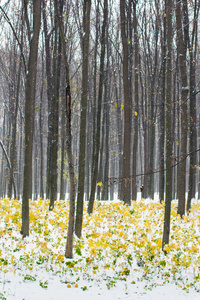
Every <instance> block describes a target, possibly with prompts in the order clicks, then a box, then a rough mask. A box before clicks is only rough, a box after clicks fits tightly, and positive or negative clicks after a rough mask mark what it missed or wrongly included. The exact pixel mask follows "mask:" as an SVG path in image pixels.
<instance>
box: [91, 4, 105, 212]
mask: <svg viewBox="0 0 200 300" xmlns="http://www.w3.org/2000/svg"><path fill="white" fill-rule="evenodd" d="M107 16H108V1H107V0H104V9H103V25H102V33H101V57H100V77H99V94H98V106H97V129H96V137H95V141H96V147H95V154H94V170H93V173H92V182H91V192H90V199H89V204H88V213H89V214H91V213H92V212H93V205H94V199H95V191H96V183H97V175H98V163H99V150H100V132H101V105H102V97H103V77H104V58H105V46H106V43H105V42H106V36H105V35H106V23H107Z"/></svg>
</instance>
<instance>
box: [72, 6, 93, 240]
mask: <svg viewBox="0 0 200 300" xmlns="http://www.w3.org/2000/svg"><path fill="white" fill-rule="evenodd" d="M90 9H91V0H85V1H84V3H83V36H82V56H83V67H82V94H81V120H80V137H79V174H78V193H77V207H76V223H75V233H76V235H77V236H78V237H79V238H80V237H81V231H82V222H83V201H84V191H85V147H86V121H87V120H86V118H87V106H88V105H87V98H88V60H89V36H90Z"/></svg>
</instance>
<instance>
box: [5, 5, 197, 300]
mask: <svg viewBox="0 0 200 300" xmlns="http://www.w3.org/2000/svg"><path fill="white" fill-rule="evenodd" d="M199 10H200V2H199V1H198V0H143V1H142V0H116V1H115V0H93V1H91V0H81V1H78V0H67V1H65V0H33V1H29V0H23V1H19V0H5V1H1V2H0V82H1V84H0V198H1V200H0V210H1V211H2V212H1V213H2V216H1V218H2V220H4V225H2V226H3V227H2V228H4V229H1V228H0V236H1V237H3V235H4V233H5V235H6V234H8V235H9V232H7V231H6V230H7V229H8V228H7V227H9V228H11V229H12V230H11V229H10V232H13V231H14V230H16V231H18V232H19V233H20V234H21V237H22V238H23V239H22V240H20V243H22V244H23V243H25V241H26V238H30V237H29V236H31V233H32V232H36V231H37V230H38V229H37V230H36V231H35V229H33V227H32V226H34V225H33V224H32V223H34V220H35V222H36V220H37V218H41V220H42V218H43V217H44V215H41V216H40V215H39V212H40V211H42V209H43V208H44V207H45V208H44V209H45V211H46V217H45V218H47V215H48V216H53V215H52V214H56V216H57V218H58V219H59V218H60V219H61V214H64V216H63V220H65V222H66V223H65V224H64V223H62V222H64V221H63V220H62V221H60V223H59V224H61V223H62V226H63V228H65V229H64V231H65V233H63V234H65V237H66V242H65V241H64V246H63V247H64V248H62V247H61V244H59V247H61V248H62V249H61V250H60V251H61V252H62V255H63V257H62V259H60V260H61V264H64V262H65V260H64V259H68V258H73V257H74V256H73V255H74V254H75V255H79V256H80V252H81V249H82V248H84V247H86V246H85V245H86V244H87V243H88V247H89V248H91V247H93V246H94V245H93V244H92V242H91V243H90V241H89V240H87V243H86V242H83V244H81V243H82V242H81V241H83V240H82V239H84V237H85V230H86V231H87V229H85V226H86V223H87V222H86V220H87V221H88V219H87V218H93V217H94V216H96V217H97V218H101V215H100V214H101V213H102V211H101V210H102V209H103V208H102V207H104V208H105V207H107V206H108V207H112V212H111V211H110V214H111V215H113V219H115V214H116V220H117V218H118V217H119V216H120V215H117V208H116V203H118V205H119V210H120V211H121V215H123V216H124V221H125V219H126V217H127V214H129V215H130V216H131V217H133V218H136V216H135V214H136V211H137V213H138V214H139V211H140V210H141V211H140V213H141V212H142V208H141V205H144V207H145V209H146V210H145V214H146V216H148V214H151V213H152V214H153V215H154V218H160V220H161V223H160V225H159V226H160V229H159V230H160V232H159V238H158V239H157V240H156V241H154V243H155V244H156V247H158V249H160V254H159V255H163V256H162V259H161V258H160V260H159V264H160V268H163V269H164V268H165V267H166V265H167V258H165V257H167V256H168V254H169V252H170V250H171V248H170V247H171V246H170V245H171V242H172V241H170V228H172V231H173V230H174V229H175V227H176V226H179V225H180V224H182V222H186V221H187V222H195V220H196V222H197V223H195V224H196V225H194V226H193V225H192V228H196V231H195V233H193V234H194V235H196V237H195V243H196V244H195V247H196V248H195V249H196V250H194V249H193V250H194V251H193V253H195V255H196V256H195V260H196V261H198V263H199V265H200V256H199V252H200V242H199V241H200V223H199V222H200V219H199V216H198V214H199V212H200V206H199V202H198V199H199V196H200V184H199V181H200V172H199V170H200V64H199V61H200V44H199V36H200V29H199V25H200V24H199ZM109 203H110V204H109ZM142 203H143V204H142ZM145 203H146V204H145ZM121 204H122V205H121ZM60 205H62V209H63V210H62V211H61V210H60V215H59V212H58V211H59V209H58V207H60ZM65 205H67V207H66V206H65ZM109 205H111V206H109ZM146 205H147V206H148V205H150V206H148V207H147V206H146ZM7 206H9V207H10V208H9V209H8V208H7ZM11 206H12V209H11ZM36 207H37V209H36ZM42 207H43V208H42ZM142 207H143V206H142ZM7 209H8V210H7ZM34 209H36V210H34ZM109 209H111V208H109ZM109 209H108V210H109ZM99 210H100V211H99ZM3 211H4V214H5V215H4V214H3ZM6 211H7V215H6ZM11 211H12V213H11ZM63 211H65V212H63ZM98 211H99V213H98ZM158 211H159V214H160V215H159V217H158V215H155V214H157V213H158ZM56 212H57V213H58V215H57V213H56ZM66 212H67V216H66V215H65V214H66ZM143 212H144V210H143ZM103 213H104V214H105V218H108V219H107V222H108V223H109V222H110V218H111V215H109V213H108V211H107V212H105V211H104V212H103ZM12 214H14V215H13V216H12V217H11V215H12ZM16 214H17V217H16ZM33 214H35V217H33ZM37 214H38V217H37V216H36V215H37ZM141 214H143V213H141ZM9 215H10V218H11V219H12V220H10V221H9ZM136 215H137V214H136ZM14 216H15V217H14ZM134 216H135V217H134ZM16 218H17V220H16ZM173 218H175V219H176V221H177V220H178V221H177V222H179V225H174V226H175V227H174V226H173V225H172V224H173V222H174V221H173ZM6 219H7V221H6V222H11V223H10V226H7V225H5V224H7V223H5V220H6ZM13 220H14V221H13ZM45 220H46V219H45ZM143 221H144V220H143ZM143 221H142V222H143ZM2 222H3V221H2ZM38 222H39V220H38ZM41 222H42V221H41ZM46 222H47V223H48V218H47V220H46V221H45V224H46ZM49 222H50V224H51V225H52V219H51V218H50V220H49ZM56 222H58V221H57V219H56ZM88 222H89V221H88ZM92 222H94V220H93V221H92ZM102 222H103V219H102ZM112 222H113V224H115V222H114V220H112ZM131 222H132V221H130V220H129V221H128V223H127V224H129V223H131ZM137 222H139V216H138V221H137ZM145 222H147V223H148V222H150V220H149V219H148V220H147V221H145ZM12 223H14V224H15V225H16V226H17V227H15V229H14V228H13V227H12V226H11V224H12ZM108 223H106V224H108ZM2 224H3V223H2ZM93 224H96V223H95V222H94V223H93ZM127 224H126V225H124V228H126V226H129V225H130V224H129V225H127ZM40 225H41V224H40ZM90 225H91V224H90ZM96 225H97V224H96ZM132 225H133V227H131V230H133V228H134V226H135V224H132ZM182 225H183V224H182ZM182 225H180V226H182ZM6 226H7V227H6ZM38 226H39V225H38ZM42 226H44V227H45V226H47V227H46V229H44V230H42V229H41V230H42V231H41V232H40V233H42V232H43V233H44V235H45V236H46V238H47V236H48V234H46V233H45V232H46V231H47V229H48V230H50V229H49V228H50V227H48V226H49V225H44V224H43V225H41V228H42ZM52 226H53V225H52ZM56 226H58V227H59V225H58V223H57V225H56ZM62 226H61V227H62ZM88 226H89V225H88ZM94 226H95V225H94ZM98 226H99V227H101V225H100V224H99V225H98ZM106 226H107V225H106ZM112 226H114V228H115V225H112ZM155 226H157V225H155V224H154V226H153V225H152V230H155V228H154V227H155ZM184 226H185V225H184ZM63 228H62V229H63ZM88 228H89V227H88ZM112 228H113V227H112ZM181 228H182V227H181ZM93 229H94V228H93ZM147 229H148V228H147ZM88 230H89V229H88ZM96 230H97V229H96ZM109 230H111V229H109ZM113 230H114V229H113ZM138 230H140V229H138ZM148 230H150V229H148ZM181 230H183V232H184V230H186V232H187V229H186V228H185V229H183V228H182V229H181ZM4 231H5V232H4ZM175 231H176V230H175ZM148 232H149V231H148ZM181 232H182V231H181ZM37 233H38V232H37ZM118 233H119V232H118ZM52 234H53V231H52ZM92 234H94V232H93V233H91V237H92ZM115 234H116V233H115ZM145 234H146V233H145ZM156 234H157V235H158V233H156ZM136 235H137V233H136ZM153 235H154V234H153V233H152V236H153ZM183 235H184V233H183ZM86 236H87V235H86ZM88 236H89V233H88ZM147 236H148V234H147ZM175 237H176V234H173V239H175ZM93 238H94V239H95V238H97V240H98V237H97V236H96V237H95V236H93ZM122 238H123V237H122ZM142 238H143V236H142V235H141V236H140V239H142ZM63 239H64V237H63ZM87 239H88V237H87ZM137 239H139V237H138V236H137ZM187 239H188V243H189V242H191V243H192V244H193V241H192V240H189V237H188V236H187ZM128 241H129V240H128ZM46 242H47V241H46V240H45V242H44V243H46ZM62 242H63V241H62ZM104 242H105V240H104ZM16 243H17V240H16ZM26 243H27V242H26ZM34 243H35V241H34ZM117 243H118V242H117ZM124 243H126V241H125V242H124ZM127 243H128V242H127ZM151 243H152V240H151ZM177 243H178V242H177ZM20 245H21V244H20ZM23 245H24V244H23ZM83 245H84V246H83ZM151 245H152V244H151ZM43 246H44V245H43ZM99 246H102V245H99ZM41 247H42V246H41ZM95 247H96V246H95ZM120 247H121V246H120ZM134 247H136V248H137V247H139V248H138V249H140V248H141V246H140V245H139V244H138V245H137V246H136V245H135V246H134ZM188 247H189V248H190V246H188ZM19 248H20V247H19ZM22 248H23V247H22ZM44 248H45V246H44ZM172 248H173V247H172ZM0 249H1V248H0ZM2 249H3V248H2ZM77 249H78V250H77ZM120 249H121V248H120ZM149 249H150V248H149ZM156 249H157V248H156ZM180 249H181V247H180ZM180 249H179V250H180ZM43 250H44V249H43ZM90 250H91V249H90ZM118 250H119V249H118ZM121 250H122V249H121ZM140 250H141V249H140ZM4 251H6V250H5V249H4V250H0V256H1V255H3V254H2V253H4ZM84 251H86V250H85V248H84ZM146 251H150V250H148V249H146ZM174 251H175V250H174ZM176 251H177V249H176ZM180 251H183V255H184V250H180ZM180 251H179V252H180ZM172 252H173V251H172ZM95 253H96V252H95ZM124 253H126V254H127V252H126V251H125V252H123V251H122V252H121V254H119V253H118V255H122V256H123V257H124V255H125V254H124ZM134 253H136V254H135V256H133V254H130V255H131V256H126V258H127V257H129V258H127V261H128V266H125V267H124V270H125V271H124V274H121V275H129V273H130V272H131V270H129V269H130V268H129V267H130V266H131V261H132V260H134V259H135V258H136V262H137V265H140V266H139V267H142V268H143V269H145V267H146V266H147V264H148V263H147V262H146V260H147V261H150V262H152V261H153V259H154V261H155V258H154V257H156V254H155V253H154V254H152V255H153V256H150V258H149V256H148V259H146V260H145V258H144V257H145V254H144V255H143V257H142V256H140V255H139V254H138V253H139V252H137V251H136V250H135V252H134ZM93 254H94V251H93V252H91V253H90V257H92V256H93ZM59 255H61V254H60V252H59V253H58V256H59ZM138 255H139V256H138ZM171 255H172V254H171ZM174 255H175V256H176V255H178V254H177V252H176V253H175V254H174ZM181 255H182V254H181ZM181 255H180V257H181V259H183V256H181ZM190 255H191V253H190ZM64 256H65V257H64ZM94 257H96V255H94ZM118 257H119V256H118ZM133 257H134V258H133ZM163 257H164V258H163ZM168 257H169V256H168ZM41 259H42V258H41ZM96 259H97V258H96ZM58 260H59V259H58ZM86 262H87V263H88V261H86ZM176 262H177V261H176ZM67 263H69V261H67ZM71 263H72V262H71ZM41 264H42V263H41ZM72 264H73V263H72ZM191 264H192V263H191ZM2 265H5V261H4V258H2V259H0V269H1V267H2ZM6 265H7V264H6ZM8 265H9V263H8ZM88 265H90V263H88ZM178 265H179V264H178V263H177V266H178ZM66 266H67V267H69V265H66ZM66 266H65V267H66ZM179 266H180V265H179ZM189 266H190V264H185V265H184V266H182V267H183V268H187V267H189ZM104 267H105V266H104ZM98 268H99V267H98V266H97V267H96V269H95V268H94V266H93V271H97V270H98ZM108 269H109V268H108ZM163 272H164V271H163ZM126 273H127V274H126ZM94 274H96V273H95V272H93V275H94ZM195 276H196V277H195V278H197V277H198V278H197V279H198V280H197V279H196V282H198V285H199V282H200V274H199V273H198V275H197V274H196V273H195ZM29 280H30V279H29ZM70 284H71V283H70ZM195 284H196V283H194V282H193V286H195ZM111 285H112V284H111ZM113 285H114V284H113ZM42 287H43V286H42ZM82 290H83V289H82ZM199 290H200V286H199ZM2 297H3V294H2ZM0 299H4V298H1V293H0ZM5 299H6V298H5Z"/></svg>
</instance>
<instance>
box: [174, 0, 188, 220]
mask: <svg viewBox="0 0 200 300" xmlns="http://www.w3.org/2000/svg"><path fill="white" fill-rule="evenodd" d="M182 16H183V13H182V11H181V2H180V1H176V27H177V38H178V49H177V50H178V54H179V63H180V75H181V106H180V108H181V140H180V145H181V153H180V160H181V163H180V165H179V186H178V210H177V213H178V214H180V216H181V217H182V216H183V215H184V214H185V192H186V159H185V158H186V153H187V95H188V90H189V89H188V83H187V72H186V70H187V65H186V49H187V48H186V44H185V42H184V36H183V29H182V26H183V24H182Z"/></svg>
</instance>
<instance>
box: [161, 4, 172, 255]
mask: <svg viewBox="0 0 200 300" xmlns="http://www.w3.org/2000/svg"><path fill="white" fill-rule="evenodd" d="M172 4H173V3H172V0H166V1H165V7H166V18H167V21H166V23H167V24H166V26H167V74H166V77H167V78H166V79H167V89H166V105H165V120H166V181H165V190H166V199H165V215H164V228H163V239H162V249H163V251H164V247H165V245H167V244H169V234H170V216H171V201H172V170H171V165H172V161H171V159H172V140H171V95H172V86H171V85H172V57H171V56H172V9H173V7H172Z"/></svg>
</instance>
